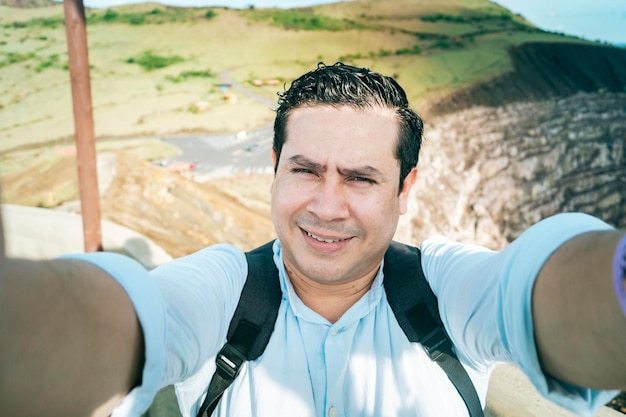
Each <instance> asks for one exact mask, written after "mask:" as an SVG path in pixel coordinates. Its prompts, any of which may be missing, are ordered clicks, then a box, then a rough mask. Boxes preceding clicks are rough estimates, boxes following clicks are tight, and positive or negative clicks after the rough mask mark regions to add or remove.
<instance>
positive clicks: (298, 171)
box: [291, 168, 314, 174]
mask: <svg viewBox="0 0 626 417" xmlns="http://www.w3.org/2000/svg"><path fill="white" fill-rule="evenodd" d="M291 172H293V173H294V174H314V172H313V171H311V170H310V169H308V168H293V169H292V170H291Z"/></svg>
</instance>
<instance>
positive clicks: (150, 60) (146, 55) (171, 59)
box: [126, 50, 184, 71]
mask: <svg viewBox="0 0 626 417" xmlns="http://www.w3.org/2000/svg"><path fill="white" fill-rule="evenodd" d="M182 61H184V59H183V58H182V57H180V56H178V55H172V56H160V55H155V54H154V53H153V52H152V51H151V50H147V51H143V53H142V54H141V55H140V56H139V57H136V58H133V57H131V58H128V59H127V60H126V62H127V63H128V64H137V65H139V66H140V67H142V68H143V69H144V70H146V71H152V70H155V69H160V68H165V67H168V66H170V65H173V64H177V63H179V62H182Z"/></svg>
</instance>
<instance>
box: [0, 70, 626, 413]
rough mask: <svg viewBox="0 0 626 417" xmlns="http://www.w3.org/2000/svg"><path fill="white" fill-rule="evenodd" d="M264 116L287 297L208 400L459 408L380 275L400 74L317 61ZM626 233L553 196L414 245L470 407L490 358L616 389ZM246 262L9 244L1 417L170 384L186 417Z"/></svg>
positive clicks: (407, 131) (136, 400) (588, 399)
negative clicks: (508, 228)
mask: <svg viewBox="0 0 626 417" xmlns="http://www.w3.org/2000/svg"><path fill="white" fill-rule="evenodd" d="M274 130H275V136H274V152H273V158H274V162H275V178H274V182H273V185H272V190H271V194H272V198H271V206H272V220H273V223H274V227H275V230H276V233H277V236H278V240H277V241H276V242H275V243H274V261H275V263H276V266H277V268H278V270H279V279H280V283H281V289H282V293H283V298H282V302H281V306H280V310H279V314H278V318H277V320H276V327H275V329H274V332H273V335H272V338H271V339H270V342H269V344H268V346H267V349H266V350H265V353H264V354H263V355H262V356H261V357H260V358H259V359H258V360H256V361H252V362H250V363H248V364H247V366H246V367H244V369H243V371H242V373H241V374H240V375H239V377H238V378H237V380H236V381H235V382H234V384H233V385H232V387H231V388H230V389H229V390H228V391H227V392H226V393H225V394H224V396H223V398H222V399H221V401H220V403H219V405H218V407H217V409H216V411H215V412H214V414H213V415H216V416H270V415H271V416H275V415H297V416H330V417H335V416H337V417H338V416H438V417H439V416H446V417H449V416H466V415H467V409H466V408H465V405H464V404H463V402H462V401H461V399H460V397H459V396H458V395H457V394H456V391H455V390H454V388H453V387H452V385H451V384H450V383H449V381H448V380H447V378H446V375H445V374H444V373H443V372H442V371H441V370H440V369H439V368H438V367H437V365H436V364H434V363H433V362H431V361H430V359H429V358H428V357H427V356H426V355H425V353H424V351H423V350H422V349H421V347H420V346H419V345H417V344H412V343H410V342H409V341H408V340H407V338H406V336H405V335H404V334H403V332H402V330H401V329H400V327H399V326H398V324H397V321H396V320H395V317H394V315H393V313H392V312H391V309H390V307H389V304H388V302H387V300H386V298H385V297H384V288H383V287H382V280H383V273H382V268H381V264H382V260H383V256H384V253H385V251H386V250H387V248H388V246H389V244H390V242H391V240H392V236H393V235H394V233H395V230H396V227H397V223H398V217H399V215H401V214H404V213H405V212H406V206H407V198H408V195H409V191H410V189H411V187H412V186H413V185H414V183H415V179H416V176H417V169H416V165H417V157H418V152H419V147H420V143H421V137H422V122H421V120H420V118H419V117H418V116H417V114H416V113H415V112H414V111H413V110H411V109H410V108H409V105H408V102H407V100H406V96H405V93H404V91H403V90H402V88H401V87H400V86H399V85H398V84H397V83H396V82H395V81H394V80H393V79H391V78H388V77H385V76H382V75H380V74H377V73H375V72H371V71H369V70H367V69H363V68H355V67H351V66H347V65H343V64H336V65H333V66H324V65H320V66H319V67H318V68H317V69H316V70H314V71H311V72H309V73H307V74H305V75H303V76H302V77H300V78H299V79H298V80H296V81H294V83H293V84H292V86H291V87H290V89H289V90H288V91H286V92H285V93H284V94H283V95H282V96H281V98H280V100H279V109H278V111H277V116H276V121H275V129H274ZM624 236H625V234H624V232H620V231H616V230H614V229H613V228H611V227H610V226H608V225H606V224H605V223H603V222H601V221H599V220H597V219H594V218H592V217H590V216H586V215H582V214H564V215H559V216H555V217H553V218H550V219H547V220H545V221H543V222H540V223H539V224H537V225H535V226H533V227H531V228H530V229H529V230H528V231H526V232H525V233H524V234H523V235H522V236H521V237H520V238H519V239H517V240H516V241H515V242H513V243H512V244H511V245H509V247H507V248H506V249H505V250H503V251H502V252H499V253H496V252H492V251H489V250H486V249H484V248H479V247H470V246H465V245H460V244H456V243H454V242H450V241H447V240H445V239H443V238H433V239H429V240H427V241H425V242H423V243H422V245H421V250H422V266H423V269H424V273H425V275H426V278H427V280H428V281H429V284H430V285H431V287H432V289H433V290H434V292H435V293H436V294H437V296H438V298H439V307H440V310H441V316H442V319H443V321H444V324H445V326H446V329H447V330H448V333H450V336H451V337H452V340H453V342H454V344H455V349H456V351H457V354H458V356H459V357H460V359H461V361H462V362H463V364H464V366H465V368H466V369H467V371H468V373H469V374H470V376H471V378H472V380H473V382H474V385H475V386H476V389H477V391H478V393H479V396H480V397H481V401H482V402H483V405H484V399H485V395H486V389H487V382H488V378H489V373H490V371H491V369H492V368H493V366H494V365H495V364H497V363H500V362H510V363H514V364H516V365H517V366H519V367H520V368H521V369H522V370H523V371H524V372H525V373H526V374H527V375H528V376H529V378H530V379H531V381H532V382H533V384H534V385H535V386H536V387H537V389H538V390H539V391H540V392H541V393H542V394H544V395H546V396H547V397H548V398H550V399H551V400H553V401H555V402H557V403H558V404H561V405H563V406H565V407H567V408H569V409H571V410H573V411H575V412H577V413H579V414H580V415H591V413H593V412H594V410H596V409H597V408H598V407H600V406H601V405H602V404H604V403H605V402H606V401H608V400H609V399H610V398H611V397H612V396H613V395H614V394H615V392H613V391H597V390H596V389H601V390H611V389H613V390H615V389H623V388H626V359H625V358H626V356H625V355H623V349H624V347H626V319H625V317H624V311H623V308H624V307H623V306H624V305H625V304H626V303H623V304H620V302H619V300H620V296H621V295H620V294H621V293H620V292H619V291H618V292H617V297H616V289H615V288H617V289H619V286H615V288H614V286H613V280H612V277H613V279H615V282H616V283H619V282H620V280H621V279H622V278H623V271H621V270H619V269H615V270H614V269H613V262H614V261H616V260H617V261H619V260H620V259H621V257H622V251H624V252H626V238H625V237H624ZM247 269H248V268H247V264H246V260H245V257H244V254H243V253H242V252H241V251H240V250H239V249H237V248H235V247H233V246H230V245H216V246H213V247H210V248H206V249H204V250H202V251H199V252H198V253H196V254H193V255H190V256H187V257H184V258H181V259H178V260H175V261H173V262H171V263H169V264H166V265H164V266H162V267H160V268H157V269H156V270H154V271H151V272H150V274H148V273H147V272H146V271H144V270H143V269H142V268H141V267H139V266H138V265H137V264H136V263H135V262H134V261H132V260H130V259H128V258H124V257H122V256H117V255H113V254H103V253H100V254H88V255H82V256H75V257H70V258H64V259H57V260H53V261H44V262H27V261H20V260H9V259H5V260H4V261H3V264H2V281H1V283H0V285H1V287H0V296H2V297H4V299H3V300H0V301H2V302H1V304H0V309H1V310H0V318H1V319H3V320H4V321H3V322H0V372H1V373H0V375H1V379H0V415H11V416H17V415H25V416H30V415H36V414H39V413H42V414H43V413H45V414H46V415H47V416H50V415H59V416H61V415H63V416H69V415H77V416H83V415H108V414H109V413H110V412H111V410H112V409H113V407H116V406H117V408H116V409H115V411H114V415H115V416H123V415H139V414H140V413H141V412H143V411H144V410H145V409H146V408H147V407H148V406H149V404H150V402H151V401H152V399H153V398H154V395H155V393H156V392H157V391H158V390H159V389H160V388H161V387H163V386H166V385H169V384H172V383H176V384H177V385H176V391H177V396H178V400H179V405H180V408H181V411H182V413H183V415H184V416H194V415H195V413H196V412H197V410H198V408H199V406H200V403H201V401H202V397H203V395H204V394H205V390H206V387H207V385H208V383H209V380H210V378H211V375H212V374H213V371H214V369H215V363H214V361H215V356H216V354H217V352H218V350H219V349H220V348H221V346H222V345H223V343H224V341H225V337H226V331H227V328H228V323H229V321H230V318H231V317H232V315H233V312H234V310H235V307H236V305H237V301H238V298H239V294H240V292H241V289H242V287H243V284H244V281H245V278H246V274H247ZM616 271H621V272H616ZM616 274H617V275H616ZM111 278H113V279H111ZM116 282H117V283H119V285H118V284H117V283H116ZM122 288H123V290H122ZM622 300H623V298H622ZM592 388H593V389H592ZM129 391H130V392H129Z"/></svg>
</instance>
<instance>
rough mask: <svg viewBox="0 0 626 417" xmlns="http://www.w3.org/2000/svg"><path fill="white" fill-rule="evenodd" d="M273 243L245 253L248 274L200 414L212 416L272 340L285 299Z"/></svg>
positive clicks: (218, 355)
mask: <svg viewBox="0 0 626 417" xmlns="http://www.w3.org/2000/svg"><path fill="white" fill-rule="evenodd" d="M273 243H274V242H273V241H272V242H269V243H266V244H265V245H263V246H261V247H259V248H257V249H255V250H253V251H251V252H246V260H247V261H248V277H247V279H246V282H245V284H244V286H243V289H242V291H241V296H240V297H239V304H237V309H236V310H235V314H234V315H233V318H232V319H231V321H230V326H229V328H228V335H227V337H226V340H227V341H226V344H225V345H224V347H222V350H220V352H219V353H218V354H217V357H216V359H215V363H216V366H217V368H216V370H215V373H214V374H213V378H212V379H211V383H210V384H209V388H208V390H207V396H206V398H205V399H204V402H203V403H202V406H201V407H200V411H199V412H198V417H202V416H207V417H210V416H211V414H212V413H213V410H214V409H215V407H216V406H217V403H218V402H219V400H220V398H222V394H223V393H224V391H226V389H227V388H228V387H229V386H230V384H232V382H233V381H234V380H235V378H236V377H237V375H238V374H239V370H240V369H241V366H242V365H243V363H244V362H245V361H250V360H254V359H256V358H258V357H259V356H261V354H263V351H264V350H265V347H266V346H267V344H268V343H269V340H270V336H271V335H272V332H273V331H274V324H275V323H276V317H277V316H278V308H279V307H280V301H281V299H282V293H281V290H280V282H279V280H278V270H277V269H276V265H275V264H274V262H273V260H272V257H273V251H272V245H273Z"/></svg>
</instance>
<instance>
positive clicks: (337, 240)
mask: <svg viewBox="0 0 626 417" xmlns="http://www.w3.org/2000/svg"><path fill="white" fill-rule="evenodd" d="M306 234H307V235H309V236H311V237H312V238H313V239H315V240H317V241H319V242H324V243H335V242H339V241H342V240H343V239H323V238H321V237H319V236H315V235H314V234H312V233H309V232H306Z"/></svg>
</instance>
